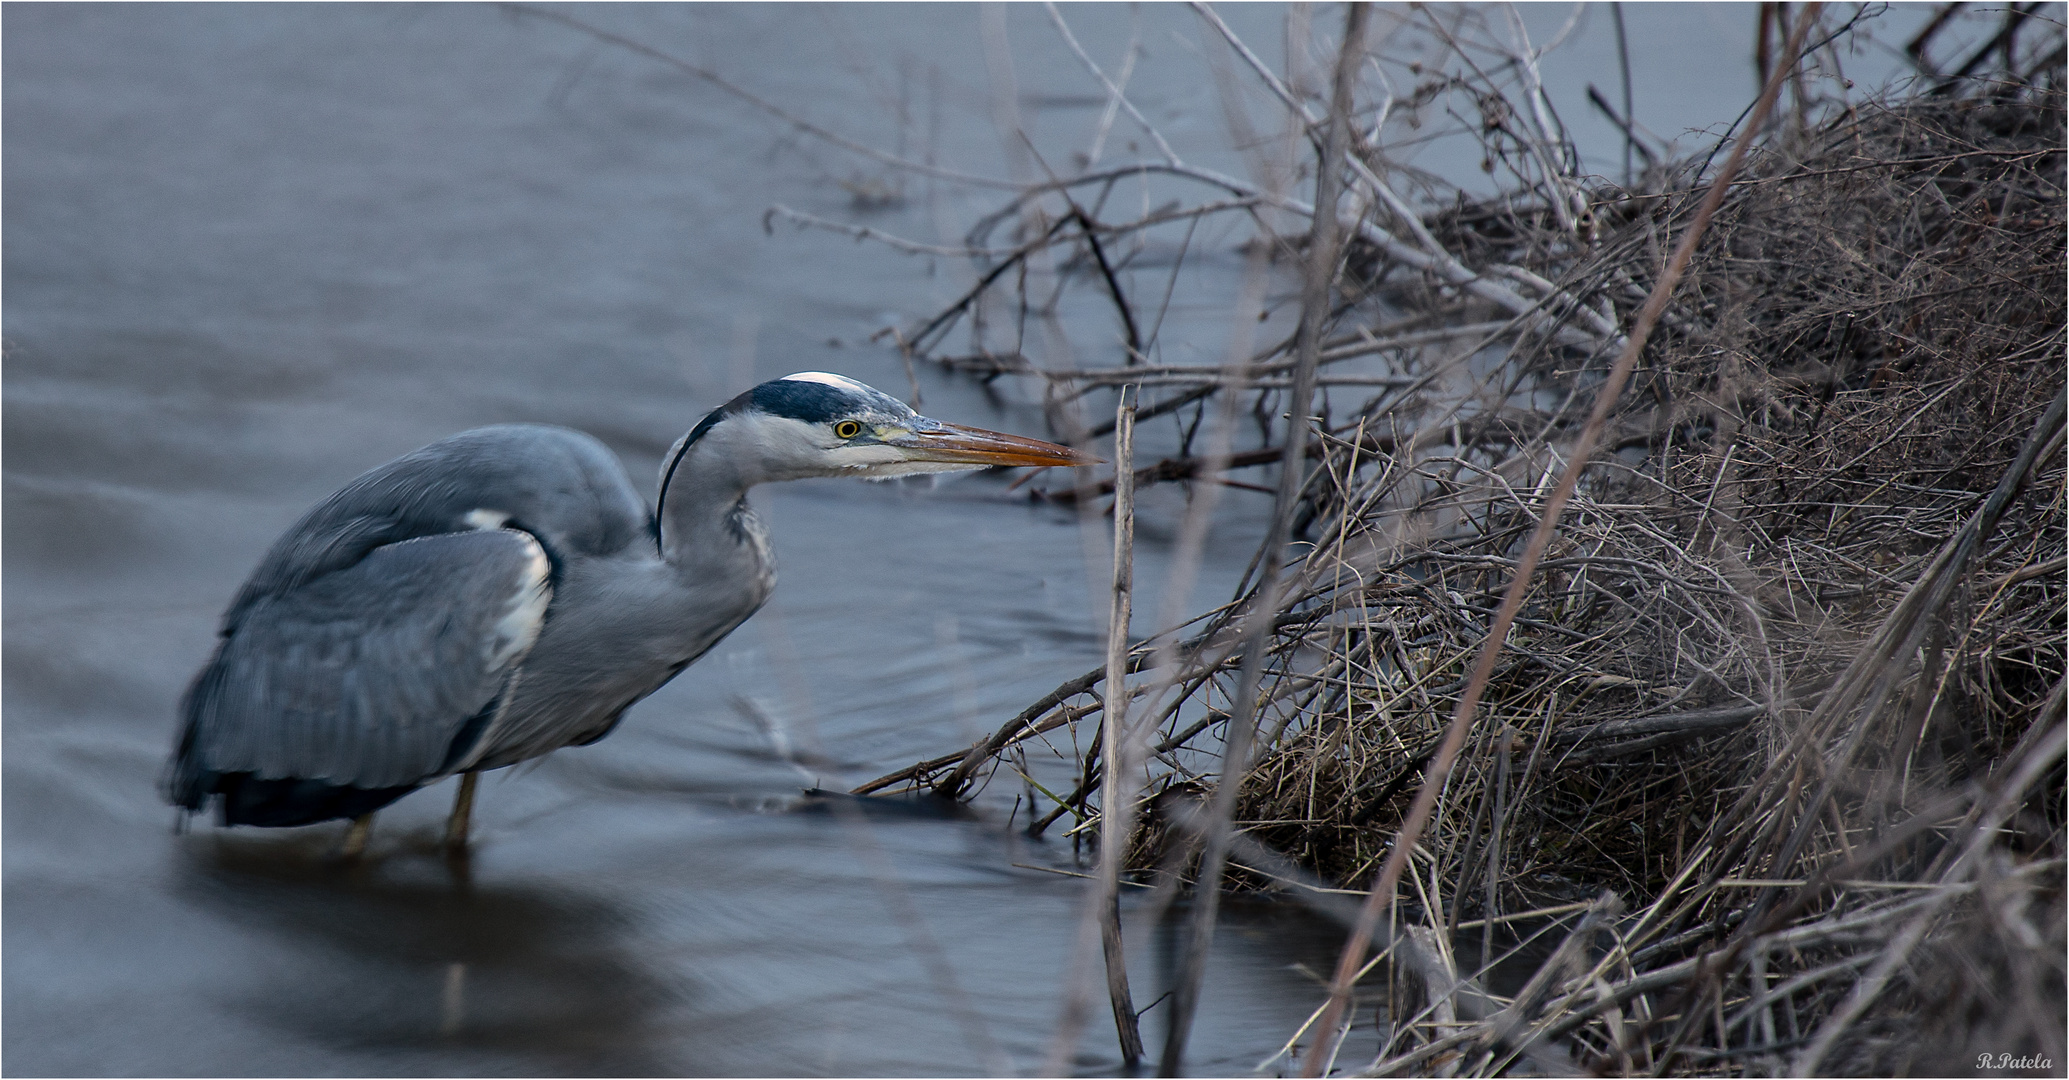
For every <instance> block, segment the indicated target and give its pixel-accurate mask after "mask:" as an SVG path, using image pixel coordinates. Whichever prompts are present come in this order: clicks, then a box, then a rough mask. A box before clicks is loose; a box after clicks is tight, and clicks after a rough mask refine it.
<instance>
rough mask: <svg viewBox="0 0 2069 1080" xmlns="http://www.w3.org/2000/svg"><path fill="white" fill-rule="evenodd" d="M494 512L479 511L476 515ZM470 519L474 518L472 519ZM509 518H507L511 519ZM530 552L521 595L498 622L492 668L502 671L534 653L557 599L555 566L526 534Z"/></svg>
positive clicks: (491, 650) (512, 600) (520, 584)
mask: <svg viewBox="0 0 2069 1080" xmlns="http://www.w3.org/2000/svg"><path fill="white" fill-rule="evenodd" d="M488 512H490V511H483V510H476V511H475V512H474V513H476V514H481V513H488ZM468 516H469V517H470V518H471V517H472V516H473V515H471V514H470V515H468ZM508 516H509V515H507V514H506V515H504V517H505V518H508ZM515 535H517V536H522V537H524V542H525V546H526V548H527V549H528V550H527V551H526V555H527V556H528V557H527V559H526V560H525V568H524V572H523V574H522V575H521V577H520V580H519V581H518V583H517V592H516V594H515V595H513V596H512V597H511V598H510V606H509V607H507V608H505V609H504V610H503V617H502V618H500V619H498V620H496V635H495V641H494V642H493V643H492V644H491V645H490V646H489V667H490V668H492V669H494V668H501V667H504V666H505V665H507V664H509V663H510V662H511V661H512V660H515V659H517V658H518V657H519V656H522V655H523V654H525V653H527V652H530V651H531V648H532V645H533V644H534V643H536V642H537V641H538V640H539V629H540V627H542V626H544V625H545V623H546V605H547V604H548V603H549V602H550V601H552V599H553V590H552V588H551V587H550V585H549V583H550V581H551V580H552V578H551V574H552V570H553V568H552V565H551V564H550V563H548V562H547V560H546V549H544V548H542V547H540V546H539V542H538V541H537V540H534V539H532V538H531V537H530V536H529V535H526V534H524V533H516V534H515Z"/></svg>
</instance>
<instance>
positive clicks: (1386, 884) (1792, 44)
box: [1302, 3, 1822, 1076]
mask: <svg viewBox="0 0 2069 1080" xmlns="http://www.w3.org/2000/svg"><path fill="white" fill-rule="evenodd" d="M1821 6H1822V5H1820V4H1818V3H1810V4H1806V5H1804V9H1803V14H1802V16H1801V17H1800V18H1799V19H1798V20H1797V23H1796V28H1795V29H1794V30H1793V31H1791V32H1790V35H1789V44H1788V47H1787V49H1786V51H1785V55H1786V57H1787V59H1788V63H1786V64H1783V65H1781V66H1779V67H1778V68H1777V69H1776V70H1775V71H1774V72H1773V73H1771V74H1770V76H1769V78H1768V80H1767V85H1766V86H1765V87H1764V88H1763V89H1762V90H1761V92H1760V99H1759V100H1758V101H1757V102H1756V103H1755V104H1754V106H1753V117H1752V119H1751V121H1750V122H1748V123H1747V125H1746V126H1745V127H1744V128H1743V129H1741V133H1740V135H1739V139H1738V142H1737V143H1736V145H1734V146H1733V147H1732V150H1731V156H1730V157H1728V158H1726V159H1725V162H1724V166H1723V168H1722V169H1720V170H1719V171H1718V174H1717V178H1716V179H1715V180H1714V181H1712V182H1711V184H1710V189H1709V191H1707V192H1705V193H1704V195H1703V201H1702V204H1701V205H1700V206H1699V207H1698V208H1697V209H1696V214H1695V220H1693V221H1691V222H1689V225H1688V231H1687V232H1686V233H1684V234H1682V237H1681V243H1680V244H1679V245H1677V246H1676V247H1675V249H1674V255H1673V257H1672V258H1671V259H1670V260H1668V263H1667V267H1666V270H1665V272H1663V273H1662V274H1661V275H1660V277H1659V280H1658V282H1656V283H1655V284H1654V285H1653V287H1652V293H1651V295H1649V296H1647V297H1646V299H1645V306H1644V307H1643V308H1641V309H1639V312H1638V317H1637V319H1636V320H1634V321H1633V323H1632V325H1631V333H1630V336H1629V337H1628V338H1627V339H1626V340H1625V342H1624V348H1623V353H1622V355H1620V356H1618V357H1617V359H1616V364H1615V365H1614V366H1612V367H1611V368H1610V371H1609V377H1608V378H1607V379H1606V380H1604V382H1603V385H1602V389H1601V390H1600V391H1599V393H1598V394H1597V396H1596V399H1595V408H1594V410H1593V412H1591V413H1590V414H1589V415H1588V422H1587V426H1586V427H1584V428H1582V429H1581V434H1580V438H1579V439H1577V440H1576V441H1575V443H1574V447H1573V451H1572V453H1571V455H1570V456H1569V457H1568V459H1567V464H1566V469H1565V471H1564V472H1563V473H1561V475H1560V477H1559V484H1558V486H1557V487H1556V488H1554V489H1553V491H1552V494H1551V498H1550V499H1549V500H1547V502H1546V505H1545V509H1544V512H1543V514H1542V515H1541V516H1540V517H1539V519H1538V524H1537V528H1536V529H1535V530H1534V531H1533V532H1532V533H1531V536H1530V542H1529V544H1528V545H1527V546H1526V547H1525V548H1524V551H1523V557H1522V558H1521V559H1519V560H1517V563H1516V572H1515V575H1514V576H1513V577H1511V578H1510V580H1509V589H1508V593H1507V595H1505V596H1504V597H1503V598H1502V605H1501V609H1500V610H1499V611H1498V612H1496V614H1495V617H1494V621H1493V624H1492V625H1491V626H1489V627H1488V629H1487V638H1486V640H1485V641H1484V642H1483V643H1482V645H1481V647H1480V655H1479V657H1478V659H1477V661H1476V662H1475V663H1474V666H1473V674H1472V678H1471V679H1470V681H1468V683H1467V684H1466V688H1465V693H1464V694H1463V695H1462V696H1461V697H1460V698H1459V702H1458V708H1457V709H1456V711H1454V712H1453V713H1452V717H1451V724H1450V726H1449V728H1448V729H1447V730H1446V731H1445V733H1444V743H1443V745H1442V746H1441V747H1439V749H1438V751H1437V756H1436V758H1435V759H1434V760H1432V761H1431V762H1430V767H1429V772H1428V773H1427V774H1425V776H1424V778H1423V784H1422V788H1421V790H1420V791H1418V792H1416V796H1415V802H1414V804H1413V805H1412V806H1411V807H1410V808H1409V811H1408V817H1407V818H1406V819H1405V820H1404V821H1403V822H1402V823H1401V832H1400V835H1399V836H1398V837H1396V839H1395V841H1394V845H1393V849H1392V850H1391V851H1390V852H1388V854H1387V860H1386V863H1385V865H1384V866H1382V867H1381V869H1380V873H1379V880H1378V881H1377V882H1375V883H1374V884H1373V886H1372V892H1371V893H1370V894H1368V895H1367V896H1366V898H1365V905H1364V908H1363V910H1361V911H1360V912H1359V918H1358V926H1357V927H1356V928H1355V929H1354V930H1353V931H1352V933H1351V940H1350V941H1348V942H1346V943H1344V947H1343V953H1342V955H1341V956H1339V957H1338V959H1337V965H1336V976H1335V978H1334V979H1333V980H1331V984H1330V987H1329V1009H1328V1012H1327V1013H1325V1014H1324V1016H1323V1018H1322V1022H1321V1023H1320V1024H1318V1025H1317V1026H1316V1031H1317V1032H1318V1038H1319V1039H1321V1040H1322V1041H1323V1043H1324V1044H1325V1045H1317V1046H1316V1048H1315V1050H1314V1052H1312V1053H1310V1054H1309V1055H1308V1057H1307V1061H1306V1067H1305V1068H1304V1069H1303V1070H1302V1075H1304V1076H1314V1075H1316V1073H1315V1069H1316V1068H1317V1067H1318V1066H1319V1065H1320V1063H1321V1062H1323V1061H1326V1060H1328V1059H1329V1057H1330V1054H1329V1053H1327V1050H1328V1047H1327V1046H1326V1043H1327V1042H1328V1041H1329V1040H1331V1039H1332V1037H1333V1033H1334V1031H1335V1029H1336V1024H1337V1018H1338V1017H1339V1016H1340V1015H1341V1013H1342V1011H1343V1009H1344V1007H1345V1005H1347V1004H1348V1003H1349V1000H1350V991H1351V981H1352V980H1353V979H1354V978H1355V977H1356V975H1357V972H1358V969H1359V968H1360V967H1361V966H1362V965H1363V964H1364V961H1365V950H1366V948H1367V947H1368V946H1369V945H1370V944H1371V941H1372V929H1373V927H1374V926H1375V925H1376V924H1377V923H1378V921H1379V915H1380V912H1381V911H1383V910H1385V909H1386V908H1387V907H1389V906H1391V905H1392V901H1393V896H1394V886H1395V885H1396V884H1397V883H1398V882H1399V881H1400V879H1401V872H1402V871H1403V870H1404V869H1405V868H1406V866H1407V862H1408V854H1409V852H1410V851H1411V850H1412V849H1413V848H1414V847H1415V844H1416V841H1417V840H1419V839H1420V838H1421V836H1422V831H1423V828H1424V827H1425V826H1426V825H1428V824H1429V820H1430V817H1431V815H1432V814H1433V813H1434V812H1435V810H1436V805H1437V796H1438V794H1439V793H1440V792H1442V790H1443V788H1444V782H1445V780H1446V779H1447V778H1449V776H1450V775H1451V766H1452V763H1453V762H1454V761H1455V760H1457V758H1458V751H1459V748H1460V747H1461V746H1462V745H1463V744H1464V742H1465V736H1466V732H1467V731H1468V730H1469V729H1470V728H1471V727H1472V722H1473V714H1474V712H1475V711H1476V710H1477V709H1478V707H1479V704H1480V695H1481V694H1482V693H1483V692H1484V691H1485V690H1486V687H1487V682H1488V679H1489V678H1490V677H1491V676H1492V675H1493V674H1494V665H1495V661H1496V659H1497V658H1498V657H1499V656H1500V655H1501V647H1502V644H1503V643H1504V642H1505V641H1506V640H1507V638H1508V633H1509V628H1510V627H1511V626H1513V625H1514V624H1515V621H1516V615H1517V614H1518V612H1520V611H1521V609H1522V607H1523V594H1524V592H1525V591H1526V590H1527V589H1528V588H1529V586H1530V579H1531V577H1532V576H1533V575H1534V574H1535V572H1536V570H1537V564H1538V562H1539V561H1540V560H1541V559H1542V558H1543V557H1544V552H1545V547H1546V545H1548V544H1549V543H1550V542H1551V539H1552V533H1553V532H1554V531H1556V530H1557V529H1558V527H1559V519H1560V516H1561V515H1562V514H1564V513H1565V510H1566V504H1567V502H1568V501H1569V500H1570V499H1571V498H1572V497H1573V492H1574V489H1575V488H1576V487H1578V486H1579V484H1580V474H1581V472H1582V471H1583V470H1585V469H1586V468H1587V467H1588V460H1589V459H1590V458H1591V457H1593V456H1594V452H1595V446H1596V444H1597V443H1598V442H1599V441H1600V440H1601V437H1602V430H1603V428H1604V427H1605V426H1606V424H1607V422H1608V419H1609V410H1610V408H1611V407H1612V406H1614V405H1615V404H1616V399H1617V397H1618V396H1619V395H1620V394H1621V393H1622V392H1623V387H1624V383H1625V382H1626V381H1628V380H1629V378H1630V375H1631V370H1632V369H1633V368H1635V367H1637V364H1638V355H1639V353H1641V352H1642V351H1644V348H1645V342H1646V340H1647V339H1648V338H1650V337H1651V336H1652V329H1653V327H1654V326H1656V325H1658V323H1659V319H1660V316H1661V315H1662V314H1663V313H1665V311H1666V307H1667V301H1668V299H1669V298H1671V297H1672V296H1673V293H1674V287H1675V286H1676V285H1678V284H1679V283H1680V281H1681V275H1682V274H1683V273H1684V272H1685V271H1686V270H1687V269H1688V264H1689V261H1690V260H1691V259H1693V258H1694V256H1695V247H1696V244H1697V243H1698V242H1699V241H1701V239H1702V236H1703V231H1704V230H1705V229H1706V228H1707V227H1708V225H1709V223H1710V217H1711V215H1713V214H1715V213H1716V212H1717V207H1718V206H1719V205H1720V204H1722V203H1723V201H1724V196H1725V194H1726V192H1728V191H1729V190H1730V189H1731V181H1732V178H1733V177H1734V176H1736V175H1737V174H1738V170H1739V166H1740V164H1741V163H1743V162H1744V161H1745V159H1746V151H1747V149H1748V148H1749V147H1750V146H1751V145H1752V139H1753V136H1754V134H1755V133H1756V132H1758V131H1759V130H1760V129H1761V127H1762V125H1764V124H1766V122H1767V117H1768V114H1769V113H1770V112H1772V111H1773V109H1774V103H1775V98H1776V97H1778V96H1779V95H1780V93H1781V89H1782V82H1783V80H1784V78H1785V76H1786V75H1787V74H1788V72H1789V71H1790V70H1791V69H1793V68H1794V67H1795V66H1796V62H1797V57H1798V56H1799V50H1801V49H1802V48H1803V43H1804V40H1805V39H1806V38H1807V37H1808V36H1809V34H1810V28H1811V27H1812V26H1813V25H1815V24H1816V22H1817V16H1818V10H1819V8H1820V7H1821Z"/></svg>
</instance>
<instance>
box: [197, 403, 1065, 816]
mask: <svg viewBox="0 0 2069 1080" xmlns="http://www.w3.org/2000/svg"><path fill="white" fill-rule="evenodd" d="M1086 460H1088V459H1084V458H1082V457H1079V456H1077V455H1075V454H1074V453H1073V452H1072V451H1070V450H1067V449H1065V448H1063V447H1059V446H1053V445H1051V444H1049V443H1043V442H1038V441H1036V440H1030V439H1020V438H1018V437H1015V436H1005V435H999V434H997V433H993V432H985V431H981V430H979V429H974V428H963V427H958V426H956V425H949V424H942V423H939V422H937V421H933V420H929V419H927V418H925V417H921V416H918V415H916V414H914V413H913V412H912V411H911V410H910V409H908V408H906V407H905V406H904V405H902V404H900V403H899V402H897V401H896V399H893V398H890V397H889V396H887V395H884V394H882V393H880V392H878V391H875V390H873V389H871V388H869V387H866V386H863V385H862V384H860V383H855V382H853V381H851V380H847V379H843V378H841V377H839V376H831V375H823V374H819V373H804V374H800V375H794V376H790V377H789V378H787V379H779V380H775V381H774V382H770V383H764V384H762V385H761V386H758V387H755V388H754V389H752V390H750V391H748V392H746V393H744V394H742V395H740V396H739V397H737V398H735V399H734V400H733V401H731V402H729V403H728V404H726V405H724V406H721V407H720V408H718V409H715V410H713V411H712V412H711V413H710V414H709V415H708V416H706V417H705V418H704V420H703V421H702V422H700V423H699V424H698V425H697V426H696V427H695V428H693V429H692V430H691V431H690V432H689V433H688V434H687V435H685V436H684V437H683V439H682V440H681V441H679V442H678V443H677V444H676V445H675V447H674V448H672V449H671V450H670V452H669V455H668V457H667V459H666V460H665V461H664V463H663V476H662V486H661V491H660V497H659V500H658V506H657V509H656V511H654V512H650V511H649V510H648V509H647V507H646V506H645V504H644V502H643V501H642V500H641V499H640V497H639V495H638V493H637V492H636V491H635V490H634V488H633V486H632V483H631V481H630V480H629V478H628V477H627V476H626V474H625V471H624V468H623V466H622V465H621V464H620V463H619V462H618V460H617V458H616V456H615V455H613V454H612V453H611V452H610V451H609V450H608V449H606V448H605V447H604V446H603V445H602V444H601V443H599V442H597V441H596V440H595V439H593V438H591V437H590V436H588V435H584V434H582V433H580V432H576V431H570V430H567V429H564V428H554V427H543V426H536V425H504V426H498V427H489V428H481V429H477V430H474V431H468V432H463V433H461V434H459V435H455V436H452V437H451V438H448V439H444V440H441V441H439V442H436V443H433V444H431V445H429V446H426V447H424V448H423V449H421V450H417V451H415V452H413V453H410V454H407V455H404V456H403V457H401V458H398V459H396V460H395V461H393V462H390V463H389V464H387V465H383V466H381V467H379V468H376V469H374V470H372V471H371V472H368V473H366V474H365V475H363V476H361V477H360V478H358V479H357V480H354V481H353V482H352V483H351V484H349V485H347V486H346V487H345V488H344V489H342V490H340V491H339V492H338V493H337V494H335V495H333V496H331V497H330V498H329V499H326V500H325V501H324V502H322V503H321V504H319V505H318V506H317V507H316V508H314V509H313V510H311V511H310V512H309V513H308V514H307V515H305V516H304V517H303V518H302V520H301V521H300V522H298V523H297V524H296V525H295V526H294V527H293V528H291V529H289V530H288V532H287V533H286V534H285V535H284V536H282V537H281V538H280V540H279V541H277V542H276V543H275V544H274V545H273V548H272V549H271V550H270V551H269V552H268V553H267V555H266V556H265V558H264V559H263V560H262V561H261V562H260V564H259V566H258V567H257V569H256V570H254V571H253V573H252V576H251V578H250V580H248V581H247V582H246V583H245V585H244V587H243V589H242V590H241V591H240V592H239V593H238V596H237V598H236V599H235V600H234V601H233V602H232V603H231V605H230V608H229V610H228V611H227V612H225V614H224V616H223V620H222V624H221V627H220V641H219V643H218V646H217V650H216V654H215V656H214V657H213V658H212V659H211V660H210V662H209V664H208V665H207V666H206V667H204V668H203V669H202V671H201V672H200V674H199V675H197V676H196V678H195V680H194V683H193V685H192V687H190V689H189V690H188V692H187V695H186V697H185V698H184V700H183V701H182V703H181V711H182V713H183V719H184V725H183V729H182V733H181V736H180V739H179V742H178V745H177V747H176V749H175V751H174V754H173V759H172V762H171V765H170V769H169V772H168V776H167V795H168V796H169V798H170V799H171V800H172V801H173V802H174V803H176V804H177V805H180V806H182V807H185V808H186V809H188V810H199V809H202V808H203V807H204V806H205V805H206V804H207V803H208V801H209V800H210V799H211V798H212V797H219V798H220V806H221V818H222V820H223V821H224V822H225V823H226V824H239V823H243V824H255V825H299V824H308V823H311V822H316V821H323V820H328V819H331V818H337V817H356V816H360V815H363V814H366V813H370V812H371V811H372V810H374V809H376V808H378V807H379V806H381V805H385V804H386V803H388V802H392V801H394V800H395V799H397V798H400V797H402V796H403V795H405V794H408V793H409V792H410V791H413V790H415V789H416V788H418V787H421V786H424V785H426V784H430V783H434V782H436V781H438V780H440V779H443V778H444V777H446V776H450V775H453V774H455V773H468V772H475V771H479V770H484V769H493V768H500V767H502V766H505V765H512V764H515V763H517V762H520V761H524V760H527V759H529V758H533V757H537V756H539V755H541V754H545V753H550V752H551V751H553V750H556V749H559V748H561V747H564V746H569V745H576V744H581V743H587V742H593V741H594V740H596V739H599V738H602V737H603V736H604V735H605V734H607V733H608V732H609V731H610V730H611V728H612V727H613V726H614V725H615V724H616V723H617V722H618V720H619V718H620V717H621V716H622V715H623V713H624V711H625V710H626V709H627V708H628V707H630V706H631V705H632V704H633V703H635V702H637V701H638V700H640V699H641V698H643V697H645V696H646V695H648V694H650V693H652V692H653V691H655V690H656V689H658V688H660V687H661V686H662V685H663V684H665V683H666V682H667V681H668V680H669V679H671V678H673V677H674V676H675V675H676V673H678V672H680V671H681V670H682V669H683V668H684V667H685V666H687V665H688V664H689V663H691V662H692V661H694V660H696V659H697V658H698V657H700V656H702V655H703V654H704V653H705V652H706V651H708V650H709V649H710V648H711V647H712V646H713V645H715V644H717V643H718V642H719V641H720V640H721V639H723V638H724V637H725V636H726V635H727V634H728V633H730V632H731V631H732V630H733V629H734V628H735V627H737V626H739V625H740V624H741V623H742V622H744V621H746V619H747V618H748V617H749V616H751V615H752V614H754V612H755V611H756V610H757V609H758V608H760V607H761V605H762V603H763V602H764V601H765V600H766V599H767V598H768V596H769V593H770V590H771V589H773V588H774V586H775V568H774V563H773V560H772V558H771V555H770V551H769V545H768V539H767V536H766V534H765V532H764V531H763V529H762V526H761V523H760V522H759V521H758V520H757V519H756V518H755V516H754V512H753V510H752V509H751V507H750V506H749V504H748V502H747V491H748V489H750V488H752V487H753V486H754V485H756V484H759V483H765V482H770V481H779V480H788V479H796V478H800V477H805V476H838V475H850V476H859V477H864V478H881V477H885V476H893V475H901V474H904V473H911V472H930V471H949V470H954V469H968V468H977V467H981V466H983V465H987V464H1004V465H1035V466H1042V465H1071V464H1080V463H1083V462H1084V461H1086Z"/></svg>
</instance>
